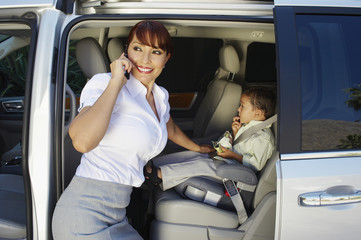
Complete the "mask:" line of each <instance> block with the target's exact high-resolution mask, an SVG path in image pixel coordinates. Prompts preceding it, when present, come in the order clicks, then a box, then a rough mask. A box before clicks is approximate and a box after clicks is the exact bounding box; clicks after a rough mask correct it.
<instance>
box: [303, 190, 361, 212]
mask: <svg viewBox="0 0 361 240" xmlns="http://www.w3.org/2000/svg"><path fill="white" fill-rule="evenodd" d="M358 202H361V191H360V190H355V189H354V188H353V187H351V186H335V187H331V188H328V189H327V190H326V191H319V192H311V193H303V194H301V195H299V196H298V203H299V205H300V206H311V207H315V206H333V205H339V204H350V203H358Z"/></svg>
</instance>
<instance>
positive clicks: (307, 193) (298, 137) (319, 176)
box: [274, 1, 361, 239]
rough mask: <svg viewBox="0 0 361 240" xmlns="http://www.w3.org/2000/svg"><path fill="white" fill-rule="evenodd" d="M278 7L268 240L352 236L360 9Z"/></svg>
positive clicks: (360, 154)
mask: <svg viewBox="0 0 361 240" xmlns="http://www.w3.org/2000/svg"><path fill="white" fill-rule="evenodd" d="M279 2H282V4H280V5H277V3H278V1H275V4H276V7H275V10H274V14H275V30H276V39H277V52H278V71H279V79H278V82H279V101H280V105H279V111H280V113H279V149H280V155H281V161H279V162H278V164H277V171H278V175H277V177H278V184H277V190H278V195H277V219H276V235H275V239H342V238H345V237H347V239H359V233H360V228H359V224H358V222H359V215H360V214H361V202H360V201H359V200H360V199H361V198H360V197H359V194H360V190H361V172H360V169H361V151H360V149H361V145H360V142H359V140H358V139H360V137H361V134H360V129H361V127H360V126H361V125H360V123H359V119H360V118H361V117H360V112H359V111H358V110H357V109H358V107H357V105H353V104H350V103H351V102H353V101H357V99H359V97H360V96H358V95H357V94H355V92H358V90H359V88H360V81H359V74H360V73H359V70H358V69H359V67H357V64H356V62H358V63H359V62H360V60H359V54H354V53H359V40H360V36H359V35H355V34H354V29H358V28H359V25H360V24H361V11H360V10H359V9H357V8H355V9H350V8H322V7H319V6H317V7H310V6H307V7H305V6H304V5H303V6H299V7H297V6H295V5H297V3H296V2H297V1H296V2H293V4H290V5H287V3H286V2H287V1H279ZM340 13H342V14H340Z"/></svg>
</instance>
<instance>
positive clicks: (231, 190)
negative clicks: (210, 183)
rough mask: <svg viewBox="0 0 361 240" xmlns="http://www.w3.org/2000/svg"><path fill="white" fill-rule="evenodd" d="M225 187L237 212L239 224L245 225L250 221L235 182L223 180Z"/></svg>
mask: <svg viewBox="0 0 361 240" xmlns="http://www.w3.org/2000/svg"><path fill="white" fill-rule="evenodd" d="M223 185H224V187H225V188H226V190H227V192H228V194H229V196H230V198H231V201H232V203H233V205H234V207H235V209H236V211H237V215H238V221H239V224H242V223H244V222H245V221H246V220H247V219H248V216H247V212H246V209H245V207H244V204H243V200H242V197H241V195H240V194H239V191H238V189H237V187H236V185H235V184H234V182H233V181H232V180H229V179H227V178H224V179H223Z"/></svg>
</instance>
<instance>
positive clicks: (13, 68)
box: [0, 35, 29, 97]
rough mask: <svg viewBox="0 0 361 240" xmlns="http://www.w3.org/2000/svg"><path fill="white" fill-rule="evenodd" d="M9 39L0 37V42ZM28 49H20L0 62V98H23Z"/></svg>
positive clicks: (3, 36)
mask: <svg viewBox="0 0 361 240" xmlns="http://www.w3.org/2000/svg"><path fill="white" fill-rule="evenodd" d="M6 39H10V38H9V37H8V36H5V35H0V40H6ZM28 53H29V47H28V46H26V47H22V48H20V49H18V50H16V51H14V52H12V53H10V54H9V55H7V56H6V57H5V58H3V59H1V60H0V97H18V96H24V93H25V79H26V68H27V65H28Z"/></svg>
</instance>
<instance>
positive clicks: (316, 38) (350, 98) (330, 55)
mask: <svg viewBox="0 0 361 240" xmlns="http://www.w3.org/2000/svg"><path fill="white" fill-rule="evenodd" d="M296 22H297V32H298V41H299V58H300V71H301V88H302V93H301V95H302V150H303V151H309V150H312V151H314V150H331V149H332V150H334V149H361V123H360V120H361V111H360V110H361V79H360V76H361V68H360V66H359V64H360V62H361V45H360V42H361V35H360V34H355V33H356V32H355V31H356V30H357V31H358V29H360V28H361V17H358V16H341V15H338V16H331V15H321V16H315V15H298V16H297V18H296Z"/></svg>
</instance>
